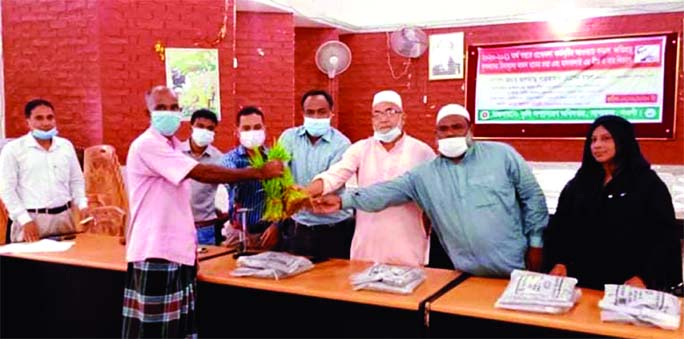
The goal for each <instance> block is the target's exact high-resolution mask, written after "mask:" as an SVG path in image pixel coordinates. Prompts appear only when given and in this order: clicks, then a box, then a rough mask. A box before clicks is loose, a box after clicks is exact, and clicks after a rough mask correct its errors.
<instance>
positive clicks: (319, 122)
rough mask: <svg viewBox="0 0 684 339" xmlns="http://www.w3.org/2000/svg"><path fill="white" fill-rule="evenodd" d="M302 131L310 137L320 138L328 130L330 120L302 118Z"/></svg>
mask: <svg viewBox="0 0 684 339" xmlns="http://www.w3.org/2000/svg"><path fill="white" fill-rule="evenodd" d="M304 129H306V133H309V135H310V136H312V137H320V136H321V135H323V134H325V133H327V132H328V131H329V130H330V118H323V119H314V118H307V117H304Z"/></svg>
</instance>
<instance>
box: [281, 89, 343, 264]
mask: <svg viewBox="0 0 684 339" xmlns="http://www.w3.org/2000/svg"><path fill="white" fill-rule="evenodd" d="M301 105H302V109H303V110H304V125H303V126H298V127H293V128H290V129H288V130H286V131H285V132H283V134H282V135H281V136H280V142H281V143H282V144H283V146H284V147H285V148H286V149H287V151H288V152H290V154H291V155H292V160H291V161H290V164H289V165H290V169H291V170H292V176H293V177H294V179H295V182H296V184H297V185H300V186H303V187H304V186H306V185H308V184H309V183H310V182H311V180H313V178H314V177H315V176H316V175H317V174H319V173H322V172H325V171H326V170H327V169H328V168H329V167H330V165H332V164H334V163H336V162H337V161H339V160H340V159H341V158H342V154H343V153H344V151H345V150H347V148H348V147H349V145H351V142H350V141H349V139H348V138H347V137H346V136H344V134H342V133H341V132H340V131H338V130H337V129H335V128H333V127H331V126H330V120H331V118H332V116H333V113H332V111H333V99H332V97H331V96H330V94H328V93H327V92H325V91H321V90H312V91H309V92H307V93H305V94H304V96H302V101H301ZM281 228H282V229H281V231H282V235H283V245H284V249H285V250H286V251H289V252H293V253H297V254H300V255H308V256H314V257H325V258H328V257H332V258H349V250H350V248H351V240H352V237H353V235H354V218H353V217H352V212H351V211H350V210H347V209H342V210H338V211H336V212H334V213H332V214H327V215H317V214H313V213H311V212H309V211H301V212H299V213H297V214H295V215H294V216H292V218H290V219H287V220H286V221H284V222H283V224H282V225H281Z"/></svg>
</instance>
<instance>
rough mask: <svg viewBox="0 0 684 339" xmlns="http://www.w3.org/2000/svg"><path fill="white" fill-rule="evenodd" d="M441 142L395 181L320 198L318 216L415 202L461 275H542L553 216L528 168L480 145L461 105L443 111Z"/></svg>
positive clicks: (492, 146) (493, 145)
mask: <svg viewBox="0 0 684 339" xmlns="http://www.w3.org/2000/svg"><path fill="white" fill-rule="evenodd" d="M437 138H438V144H439V153H440V154H441V156H439V157H438V158H436V159H435V160H433V161H430V162H427V163H425V164H423V165H420V166H418V167H416V168H414V169H413V170H411V171H409V172H407V173H406V174H404V175H402V176H400V177H398V178H396V179H394V180H392V181H387V182H384V183H379V184H375V185H372V186H369V187H366V188H362V189H358V190H354V191H349V192H346V193H344V194H342V195H341V196H336V195H329V196H325V197H322V198H319V199H317V200H316V201H315V203H314V211H316V212H319V213H327V212H331V211H335V210H336V209H338V208H340V207H341V208H358V209H361V210H364V211H368V212H375V211H380V210H382V209H384V208H386V207H388V206H394V205H398V204H403V203H405V202H407V201H411V200H413V201H415V202H416V203H418V205H420V207H421V208H422V209H423V210H424V211H425V212H426V213H427V214H428V216H429V217H430V219H431V220H432V225H433V228H434V230H435V232H436V233H437V236H438V237H439V240H440V242H441V244H442V246H443V247H444V249H445V251H446V253H447V255H448V256H449V258H450V259H451V261H452V263H453V265H454V267H455V268H456V269H457V270H460V271H463V272H468V273H471V274H474V275H479V276H490V277H508V275H509V274H510V273H511V271H513V270H514V269H525V268H527V269H531V270H538V269H539V267H540V265H541V247H542V245H543V244H542V233H543V230H544V228H545V227H546V224H547V222H548V211H547V208H546V202H545V199H544V194H543V192H542V190H541V188H540V187H539V184H538V183H537V181H536V179H535V177H534V176H533V174H532V171H531V170H530V168H529V167H528V165H527V164H526V163H525V160H524V159H523V158H522V157H521V156H520V155H519V154H518V153H517V152H516V151H515V150H514V149H513V148H512V147H510V146H508V145H506V144H503V143H498V142H483V141H478V142H474V141H473V140H472V125H471V124H470V115H469V114H468V111H467V110H466V109H465V108H464V107H463V106H460V105H457V104H450V105H446V106H444V107H443V108H442V109H441V110H440V111H439V114H438V115H437Z"/></svg>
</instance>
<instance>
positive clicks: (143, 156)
mask: <svg viewBox="0 0 684 339" xmlns="http://www.w3.org/2000/svg"><path fill="white" fill-rule="evenodd" d="M138 155H139V157H140V160H142V162H143V163H144V164H145V166H146V167H147V169H148V170H149V171H150V172H151V173H150V174H152V175H159V176H162V177H163V178H164V179H166V180H168V181H169V182H171V183H172V184H174V185H176V186H178V185H179V184H180V182H181V181H183V179H185V178H186V177H187V175H188V173H190V171H191V170H192V169H193V168H194V167H195V166H197V164H198V162H197V161H196V160H194V159H192V158H190V157H188V156H186V155H184V154H183V153H181V151H180V150H179V149H173V148H171V146H169V145H164V144H159V143H156V142H150V141H148V142H143V143H142V144H141V145H140V151H139V152H138Z"/></svg>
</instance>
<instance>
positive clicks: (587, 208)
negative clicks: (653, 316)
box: [544, 116, 682, 290]
mask: <svg viewBox="0 0 684 339" xmlns="http://www.w3.org/2000/svg"><path fill="white" fill-rule="evenodd" d="M678 234H679V232H677V224H676V221H675V213H674V208H673V206H672V198H671V197H670V193H669V192H668V190H667V187H666V186H665V184H664V183H663V181H662V180H660V178H659V177H658V175H657V174H656V173H655V172H654V171H653V170H651V168H650V164H649V163H648V161H646V159H644V157H643V155H642V154H641V150H640V149H639V144H638V143H637V141H636V138H635V136H634V128H633V127H632V125H631V124H630V123H629V122H628V121H627V120H625V119H623V118H620V117H617V116H602V117H599V118H598V119H596V121H594V123H593V124H592V125H591V127H590V128H589V132H588V133H587V138H586V141H585V144H584V155H583V157H582V166H581V167H580V169H579V170H578V171H577V174H575V177H574V178H573V179H572V180H570V181H569V182H568V183H567V184H566V185H565V188H563V191H562V193H561V195H560V199H559V201H558V208H557V209H556V213H555V214H554V215H553V217H552V218H551V221H550V223H549V227H548V228H547V229H546V231H545V233H544V239H545V241H544V266H545V268H546V270H548V271H550V272H549V273H551V274H556V275H562V276H566V275H567V276H570V277H575V278H577V279H578V284H579V285H580V286H584V287H588V288H594V289H603V285H604V284H628V285H632V286H637V287H645V288H651V289H661V290H662V289H666V288H668V287H671V286H674V285H676V284H678V283H679V282H681V280H682V261H681V260H682V258H681V247H680V246H681V245H680V240H679V236H678Z"/></svg>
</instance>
